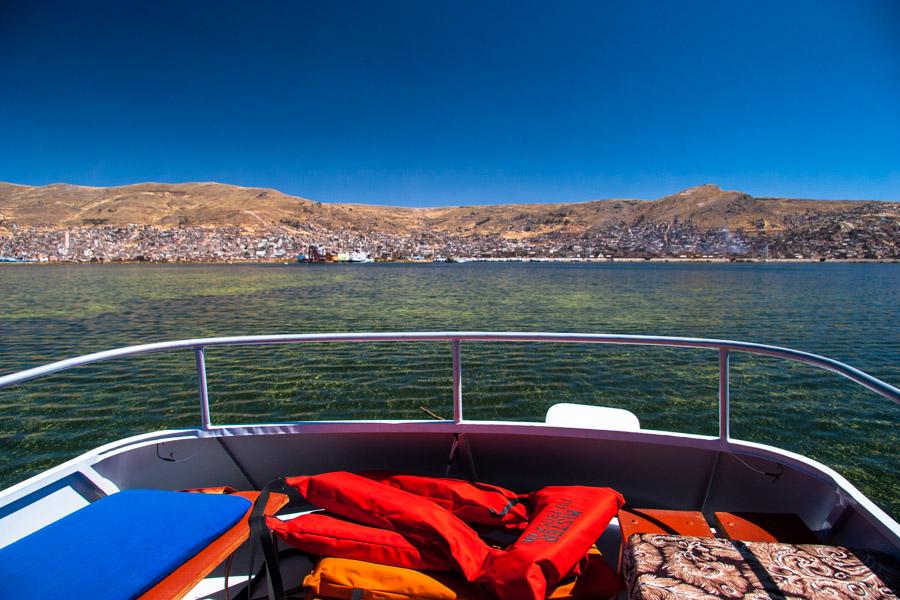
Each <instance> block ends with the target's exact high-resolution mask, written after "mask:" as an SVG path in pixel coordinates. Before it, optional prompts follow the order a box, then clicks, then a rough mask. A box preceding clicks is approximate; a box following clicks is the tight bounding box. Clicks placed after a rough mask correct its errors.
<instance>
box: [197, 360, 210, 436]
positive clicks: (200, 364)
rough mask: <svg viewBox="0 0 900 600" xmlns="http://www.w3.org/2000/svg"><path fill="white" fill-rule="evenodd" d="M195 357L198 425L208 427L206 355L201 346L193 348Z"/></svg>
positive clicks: (203, 427)
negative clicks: (198, 408)
mask: <svg viewBox="0 0 900 600" xmlns="http://www.w3.org/2000/svg"><path fill="white" fill-rule="evenodd" d="M194 355H195V356H196V358H197V388H198V389H199V391H200V427H201V428H202V429H204V430H206V429H209V428H210V426H211V425H212V421H211V420H210V417H209V392H208V391H207V389H206V357H205V356H204V354H203V346H198V347H197V348H196V349H195V350H194Z"/></svg>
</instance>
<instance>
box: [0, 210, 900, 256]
mask: <svg viewBox="0 0 900 600" xmlns="http://www.w3.org/2000/svg"><path fill="white" fill-rule="evenodd" d="M878 210H879V207H878V206H877V205H874V204H873V203H861V204H860V206H859V207H858V208H856V209H855V210H854V211H852V212H851V213H849V214H848V213H842V214H836V215H828V214H825V215H822V214H814V215H808V216H791V217H790V219H791V222H789V223H786V224H785V227H784V229H783V230H782V231H778V232H766V231H753V230H749V231H748V230H746V229H736V230H733V231H732V230H729V229H726V228H717V229H706V230H702V229H699V228H698V227H696V226H695V225H692V224H691V223H689V222H688V223H681V222H677V221H676V222H672V223H659V222H650V221H643V222H637V223H632V224H628V225H625V224H618V225H612V226H609V227H606V228H603V229H600V230H597V231H591V232H586V233H582V234H580V235H571V234H567V233H565V232H562V231H554V232H549V233H545V234H540V235H536V236H532V237H528V238H524V239H509V238H505V237H503V236H498V235H478V234H475V235H466V236H457V235H451V234H448V233H446V232H416V233H414V234H409V235H405V234H390V233H384V232H371V233H367V232H361V231H355V230H326V229H324V228H321V227H318V226H316V225H313V224H309V225H303V224H299V223H298V224H296V226H293V227H287V226H277V227H273V228H271V229H268V230H266V231H250V230H246V229H242V228H240V227H211V226H204V227H158V226H150V225H126V226H103V225H90V226H75V227H65V228H47V227H18V226H16V225H15V224H11V225H8V226H7V227H6V235H0V257H3V258H5V259H6V260H8V261H9V260H15V261H36V262H118V261H138V262H142V261H147V262H232V261H301V262H370V261H416V260H418V261H437V262H443V261H451V262H452V261H472V260H588V259H594V260H615V259H727V260H749V259H754V260H764V259H795V260H797V259H799V260H823V259H824V260H898V259H900V223H898V221H897V219H895V218H890V217H885V216H878V215H879V213H878ZM760 229H761V227H760Z"/></svg>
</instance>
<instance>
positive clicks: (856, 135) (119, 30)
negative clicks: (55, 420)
mask: <svg viewBox="0 0 900 600" xmlns="http://www.w3.org/2000/svg"><path fill="white" fill-rule="evenodd" d="M0 180H3V181H12V182H17V183H28V184H46V183H51V182H70V183H78V184H85V185H118V184H125V183H134V182H139V181H165V182H181V181H210V180H214V181H221V182H226V183H234V184H238V185H253V186H265V187H275V188H278V189H280V190H282V191H285V192H287V193H291V194H296V195H301V196H305V197H308V198H313V199H317V200H322V201H346V202H370V203H380V204H401V205H411V206H430V205H450V204H471V203H497V202H513V201H516V202H526V201H527V202H552V201H580V200H589V199H595V198H604V197H639V198H654V197H658V196H660V195H664V194H667V193H671V192H675V191H677V190H679V189H682V188H685V187H688V186H691V185H696V184H700V183H706V182H714V183H717V184H719V185H722V186H723V187H726V188H729V189H740V190H743V191H747V192H750V193H752V194H755V195H781V196H794V197H813V198H872V199H900V3H898V2H895V1H893V0H885V1H883V2H878V1H869V0H846V1H843V2H838V1H829V0H817V1H811V2H805V1H797V2H786V1H778V2H766V1H760V0H756V1H747V2H721V1H710V2H693V3H691V2H665V1H658V2H626V1H624V0H623V1H617V2H600V1H596V2H583V3H582V2H547V3H539V4H536V3H534V4H533V3H528V2H509V3H503V2H501V3H487V2H483V1H477V2H471V3H469V2H463V1H453V2H436V1H435V2H432V1H415V2H403V1H391V2H383V3H377V4H376V3H356V2H338V1H328V2H287V1H285V2H281V3H266V2H222V1H218V2H185V1H178V2H166V1H161V0H154V1H153V2H141V3H138V2H127V1H120V2H114V1H112V0H110V1H108V2H91V1H89V0H86V1H83V2H49V3H43V2H37V1H24V0H23V1H21V2H17V1H11V0H6V1H0Z"/></svg>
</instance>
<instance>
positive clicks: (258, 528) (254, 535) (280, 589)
mask: <svg viewBox="0 0 900 600" xmlns="http://www.w3.org/2000/svg"><path fill="white" fill-rule="evenodd" d="M287 490H288V485H287V482H286V481H285V479H284V477H278V478H276V479H273V480H272V481H270V482H269V483H267V484H266V485H265V486H264V487H263V489H262V490H260V492H259V496H258V497H257V498H256V502H254V503H253V508H252V509H251V510H250V523H249V524H250V543H251V546H250V568H249V569H248V570H247V589H248V590H249V589H250V585H251V584H252V582H253V579H252V578H253V568H254V566H255V565H254V562H256V541H257V540H258V541H259V545H260V546H262V551H263V560H264V561H265V571H266V573H267V575H268V578H269V591H270V598H272V600H284V598H285V594H284V582H283V581H282V579H281V570H280V569H279V568H278V550H277V549H276V547H275V540H274V539H273V537H272V532H271V531H270V530H269V527H268V526H267V525H266V515H265V512H266V504H268V503H269V496H270V495H271V494H272V492H273V491H275V492H280V491H285V492H286V491H287Z"/></svg>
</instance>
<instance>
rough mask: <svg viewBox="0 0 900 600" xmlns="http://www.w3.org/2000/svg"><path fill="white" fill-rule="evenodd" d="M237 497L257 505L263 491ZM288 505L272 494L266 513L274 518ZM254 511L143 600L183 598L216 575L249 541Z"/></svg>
mask: <svg viewBox="0 0 900 600" xmlns="http://www.w3.org/2000/svg"><path fill="white" fill-rule="evenodd" d="M234 495H235V496H240V497H241V498H246V499H247V500H250V502H254V501H256V498H257V497H258V496H259V492H237V493H236V494H234ZM287 503H288V497H287V496H286V495H284V494H271V495H270V496H269V501H268V502H267V503H266V510H265V514H266V515H274V514H275V513H276V512H278V511H279V510H280V509H281V508H282V507H283V506H284V505H286V504H287ZM252 509H253V507H252V506H251V507H250V508H249V509H248V510H247V513H246V514H245V515H244V516H243V518H241V520H240V521H238V522H237V524H235V525H234V526H233V527H232V528H231V529H229V530H228V531H226V532H225V533H223V534H222V535H221V536H220V537H219V538H217V539H216V540H214V541H213V542H212V543H211V544H210V545H209V546H207V547H206V548H204V549H203V550H201V551H200V552H199V553H197V554H196V555H195V556H194V557H193V558H191V559H190V560H188V561H187V562H185V563H184V564H183V565H181V566H180V567H178V568H177V569H176V570H175V571H173V572H172V573H171V574H169V576H168V577H166V578H165V579H163V580H162V581H160V582H159V583H157V584H156V585H155V586H153V587H152V588H150V590H148V591H147V592H146V593H144V594H143V595H142V596H140V598H141V600H171V599H177V598H183V597H184V596H185V594H187V593H188V592H189V591H191V590H192V589H194V587H195V586H196V585H197V584H198V583H200V582H201V581H202V580H203V578H204V577H206V576H207V575H209V574H210V573H212V572H213V571H214V570H215V568H216V567H218V566H219V565H220V564H222V562H223V561H224V560H225V559H226V558H228V557H229V556H231V554H232V553H233V552H234V551H235V550H237V549H238V548H239V547H240V546H241V544H243V543H244V542H245V541H247V538H248V537H249V536H250V525H249V519H250V511H251V510H252Z"/></svg>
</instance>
